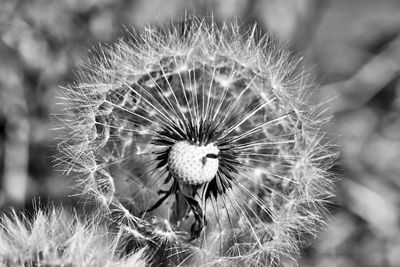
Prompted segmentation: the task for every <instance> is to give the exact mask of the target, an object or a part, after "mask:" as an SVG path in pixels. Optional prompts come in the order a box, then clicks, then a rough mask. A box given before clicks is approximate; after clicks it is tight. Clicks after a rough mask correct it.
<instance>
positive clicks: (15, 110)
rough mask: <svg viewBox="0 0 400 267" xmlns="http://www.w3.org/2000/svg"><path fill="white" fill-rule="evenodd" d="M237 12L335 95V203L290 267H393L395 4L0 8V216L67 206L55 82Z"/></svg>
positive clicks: (399, 211) (226, 0)
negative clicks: (104, 57) (155, 35)
mask: <svg viewBox="0 0 400 267" xmlns="http://www.w3.org/2000/svg"><path fill="white" fill-rule="evenodd" d="M184 9H187V10H189V11H190V10H192V9H195V10H196V12H197V13H202V14H209V12H213V13H214V16H215V19H216V20H217V21H221V20H222V19H223V18H233V16H234V15H238V16H240V17H241V18H243V19H244V21H243V23H245V24H248V25H252V23H253V22H257V23H258V24H259V27H260V29H263V30H265V31H270V32H272V33H273V34H274V36H275V38H276V39H277V40H278V41H279V42H280V43H281V44H285V45H286V46H287V47H288V48H289V49H291V50H293V51H295V52H296V53H298V54H301V55H304V57H305V59H306V62H309V63H310V68H312V69H313V71H314V72H316V73H317V81H318V82H321V88H320V89H319V90H318V92H317V94H316V99H315V101H321V100H326V99H331V98H332V97H333V96H335V97H336V98H335V99H334V100H332V101H331V102H330V103H331V104H332V106H333V111H334V113H335V120H334V122H333V123H332V127H331V128H330V129H327V130H328V131H330V132H332V133H333V134H334V135H336V136H337V137H338V138H337V139H338V143H339V144H340V147H339V148H338V149H339V150H340V151H341V162H340V165H341V168H340V169H341V171H340V175H341V176H343V178H342V179H341V180H340V181H339V182H338V186H339V196H338V203H339V204H338V205H336V206H334V207H332V208H331V213H332V215H333V216H332V218H331V220H330V221H329V224H328V226H327V229H326V231H325V232H324V233H322V234H321V236H320V239H319V240H318V241H316V243H315V246H314V247H315V248H314V249H310V250H307V251H305V253H306V256H305V258H304V259H303V262H301V263H300V264H301V265H302V266H399V265H400V256H399V255H398V253H396V252H397V251H398V250H399V249H400V226H399V225H400V223H399V219H400V218H399V217H400V197H399V196H400V194H399V191H400V190H399V189H400V165H399V163H398V162H399V159H400V83H399V82H400V79H399V73H400V35H399V34H400V30H399V29H400V16H399V14H400V2H399V1H397V0H380V1H375V0H335V1H328V0H324V1H319V0H246V1H239V0H214V1H211V0H204V1H194V0H191V1H186V0H171V1H163V0H136V1H122V0H120V1H111V0H100V1H94V0H84V1H82V0H63V1H52V0H37V1H22V0H20V1H18V0H17V1H16V0H2V1H1V8H0V181H1V184H0V207H6V206H8V205H10V204H12V205H14V206H19V207H22V206H29V205H30V203H31V199H32V197H33V196H42V197H44V198H45V199H50V200H52V201H58V202H62V203H64V205H68V204H72V203H71V198H68V197H67V195H68V194H70V192H69V191H68V187H67V184H68V183H69V184H70V183H73V181H72V182H71V179H67V178H66V177H63V176H62V175H60V174H59V173H56V172H54V171H53V170H52V157H53V156H54V155H55V154H56V144H57V141H56V140H55V135H56V134H57V131H50V130H49V129H50V128H51V123H50V120H49V114H50V113H52V112H57V109H58V107H57V105H56V103H57V100H56V99H55V95H56V93H57V88H58V86H59V85H63V84H66V83H67V82H68V81H71V80H72V76H73V69H74V67H75V65H76V64H81V63H82V62H84V60H85V57H86V55H87V50H88V48H90V47H91V46H93V45H96V44H97V43H99V42H102V43H104V42H113V41H114V40H115V39H116V38H117V37H118V35H119V34H120V33H121V29H122V26H123V25H126V26H127V27H128V28H130V27H135V26H137V25H141V24H143V23H147V22H151V21H154V20H158V21H163V20H165V19H168V20H170V19H175V18H177V16H179V15H180V14H181V12H182V11H183V10H184Z"/></svg>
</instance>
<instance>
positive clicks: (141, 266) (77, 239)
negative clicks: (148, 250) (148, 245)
mask: <svg viewBox="0 0 400 267" xmlns="http://www.w3.org/2000/svg"><path fill="white" fill-rule="evenodd" d="M99 222H100V221H96V220H83V219H80V218H79V217H78V216H76V214H71V213H68V212H67V211H65V210H60V209H54V208H50V209H49V210H41V209H39V210H36V212H35V214H34V215H33V216H32V217H29V216H27V215H26V214H25V215H24V214H17V213H16V212H15V211H13V212H12V213H10V214H9V215H6V214H2V216H1V218H0V265H1V266H24V267H35V266H106V267H128V266H129V267H130V266H137V267H145V266H147V265H146V259H145V256H144V249H142V250H138V251H136V252H135V253H132V254H130V255H129V257H126V256H125V255H123V254H120V253H119V252H121V250H119V247H118V244H120V242H119V239H120V238H119V237H120V234H115V235H111V234H110V233H109V229H108V227H106V226H105V225H104V224H102V223H99Z"/></svg>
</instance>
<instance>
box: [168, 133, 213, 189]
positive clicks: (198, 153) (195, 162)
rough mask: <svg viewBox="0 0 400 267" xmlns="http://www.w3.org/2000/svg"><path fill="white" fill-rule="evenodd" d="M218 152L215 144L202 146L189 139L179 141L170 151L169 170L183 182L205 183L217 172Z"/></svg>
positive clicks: (192, 183) (188, 183) (191, 183)
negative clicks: (192, 142) (190, 141)
mask: <svg viewBox="0 0 400 267" xmlns="http://www.w3.org/2000/svg"><path fill="white" fill-rule="evenodd" d="M218 152H219V150H218V148H217V147H216V146H215V145H214V144H208V145H205V146H200V145H197V144H191V143H189V142H188V141H179V142H178V143H176V144H175V145H173V146H172V147H171V150H170V152H169V155H168V168H169V171H170V173H171V174H172V176H173V177H174V178H175V179H177V180H178V182H180V183H182V184H186V185H201V184H204V183H206V182H208V181H210V180H212V179H213V178H214V177H215V175H216V174H217V171H218V158H217V155H218Z"/></svg>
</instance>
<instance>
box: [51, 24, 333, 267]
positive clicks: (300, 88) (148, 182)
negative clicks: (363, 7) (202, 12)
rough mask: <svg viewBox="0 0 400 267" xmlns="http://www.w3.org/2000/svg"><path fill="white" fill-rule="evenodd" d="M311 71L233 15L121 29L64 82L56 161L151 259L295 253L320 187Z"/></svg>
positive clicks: (323, 161) (216, 260)
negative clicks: (125, 31) (123, 33)
mask: <svg viewBox="0 0 400 267" xmlns="http://www.w3.org/2000/svg"><path fill="white" fill-rule="evenodd" d="M309 77H310V75H309V74H308V73H307V72H305V71H304V67H303V65H302V63H301V60H299V59H296V58H293V57H292V56H291V55H290V54H289V53H287V52H285V51H284V50H282V49H279V48H277V47H276V46H275V45H274V44H273V41H271V38H269V37H268V36H263V35H261V34H259V32H258V31H257V29H256V27H254V28H250V29H248V30H246V29H243V28H241V27H240V26H238V23H237V22H233V23H224V24H223V25H221V26H217V25H216V24H215V23H214V22H213V21H212V19H199V18H190V19H184V20H183V23H176V24H174V23H171V24H168V25H162V26H159V27H156V26H147V27H144V28H143V29H142V30H140V31H138V32H136V31H130V32H129V33H128V34H126V36H124V37H122V38H121V39H120V40H119V41H118V42H116V43H115V44H113V45H107V46H101V47H99V48H97V49H95V50H94V51H93V52H92V53H91V56H90V59H89V61H88V62H87V64H85V65H84V66H83V67H81V68H80V70H79V72H78V77H77V80H76V83H74V84H70V85H69V86H66V87H65V88H63V90H62V96H61V99H63V102H64V104H65V109H64V111H63V112H62V113H63V114H61V116H60V119H61V128H62V129H63V130H64V133H63V135H62V138H63V140H62V141H61V142H60V144H59V149H60V150H61V152H62V155H63V156H62V157H61V158H60V164H61V165H62V166H63V169H64V170H65V171H67V172H69V173H73V174H74V175H78V176H79V177H80V182H81V183H80V184H81V185H82V192H83V194H84V195H85V196H87V197H88V196H91V197H93V199H95V200H96V202H97V203H98V209H99V212H101V213H102V214H105V215H106V216H108V217H109V218H110V219H111V220H112V222H113V224H114V225H116V226H117V228H118V229H122V230H123V232H124V235H125V238H124V239H123V240H124V241H123V242H124V244H122V245H121V244H120V245H121V246H122V247H124V248H125V250H126V253H127V254H129V253H133V252H135V251H138V250H141V249H145V250H146V251H145V253H146V254H147V255H151V259H150V260H149V261H148V264H149V265H154V266H281V265H286V264H290V263H293V261H295V258H296V257H297V255H298V254H299V253H300V249H301V247H302V246H303V245H304V244H307V242H308V240H309V239H310V238H313V237H314V236H315V234H316V233H317V231H318V228H319V227H320V226H321V225H322V224H323V219H324V214H325V209H324V204H325V203H326V202H327V201H329V200H330V197H331V184H332V179H331V178H332V177H331V176H332V175H331V174H330V172H329V168H330V167H331V166H332V162H333V160H334V155H333V154H332V152H331V149H330V144H329V142H326V141H325V137H326V134H324V132H323V131H322V130H321V128H322V126H323V125H324V124H325V123H326V122H327V121H328V116H327V115H326V110H325V108H324V105H318V106H316V105H309V104H308V99H309V97H310V92H311V91H313V90H314V89H315V87H314V85H313V83H312V81H311V79H310V78H309Z"/></svg>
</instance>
